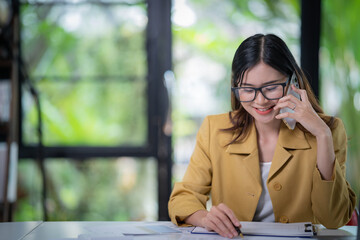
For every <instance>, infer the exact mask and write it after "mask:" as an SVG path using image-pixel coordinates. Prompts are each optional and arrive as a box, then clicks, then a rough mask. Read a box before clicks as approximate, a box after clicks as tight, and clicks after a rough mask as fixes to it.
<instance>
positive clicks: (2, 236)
mask: <svg viewBox="0 0 360 240" xmlns="http://www.w3.org/2000/svg"><path fill="white" fill-rule="evenodd" d="M40 224H42V222H16V223H14V222H5V223H0V240H20V239H22V238H23V237H24V236H25V235H27V234H29V233H30V232H31V231H32V230H33V229H35V228H36V227H37V226H39V225H40Z"/></svg>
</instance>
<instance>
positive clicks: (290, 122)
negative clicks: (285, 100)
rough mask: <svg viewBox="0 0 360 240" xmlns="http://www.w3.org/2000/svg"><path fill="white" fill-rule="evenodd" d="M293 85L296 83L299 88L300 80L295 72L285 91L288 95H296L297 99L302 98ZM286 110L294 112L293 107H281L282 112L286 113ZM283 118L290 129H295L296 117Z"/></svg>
mask: <svg viewBox="0 0 360 240" xmlns="http://www.w3.org/2000/svg"><path fill="white" fill-rule="evenodd" d="M291 85H294V86H295V87H296V88H299V81H298V79H297V77H296V74H295V72H294V73H293V75H292V76H291V79H290V83H289V84H288V85H287V86H286V90H285V91H286V95H289V94H291V95H293V96H295V97H296V98H297V99H300V95H299V94H298V93H296V92H295V91H294V90H293V89H292V88H291ZM284 112H290V113H293V112H294V110H292V109H291V108H288V107H286V108H282V109H280V113H284ZM282 120H283V122H284V123H285V124H286V126H287V127H288V128H289V129H291V130H294V128H295V125H296V120H295V119H293V118H289V117H286V118H283V119H282Z"/></svg>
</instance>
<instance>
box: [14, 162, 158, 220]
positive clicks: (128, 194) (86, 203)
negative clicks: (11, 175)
mask: <svg viewBox="0 0 360 240" xmlns="http://www.w3.org/2000/svg"><path fill="white" fill-rule="evenodd" d="M19 172H20V173H23V174H20V175H19V186H20V189H19V192H20V193H21V194H25V196H21V198H20V199H19V201H18V209H17V211H16V212H15V213H16V214H15V220H16V221H29V220H41V219H42V207H41V192H40V186H41V180H40V177H39V176H40V174H39V171H38V168H37V166H36V162H34V161H28V160H23V161H21V162H20V164H19ZM46 172H47V190H48V198H47V209H48V215H49V220H50V221H53V220H54V221H55V220H64V221H66V220H78V221H81V220H83V221H95V220H96V221H101V220H103V221H106V220H117V221H122V220H127V221H129V220H133V221H135V220H155V219H156V214H157V184H156V179H157V175H156V160H155V159H133V158H118V159H91V160H87V161H84V162H80V161H76V160H75V161H74V160H69V159H53V160H52V159H47V162H46ZM145 194H146V197H144V195H145Z"/></svg>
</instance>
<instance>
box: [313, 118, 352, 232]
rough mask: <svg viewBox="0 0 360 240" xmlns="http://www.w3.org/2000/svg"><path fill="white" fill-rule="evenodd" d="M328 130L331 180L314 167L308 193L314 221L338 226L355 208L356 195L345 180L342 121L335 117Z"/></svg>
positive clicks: (345, 221) (345, 220)
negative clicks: (331, 146) (331, 147)
mask: <svg viewBox="0 0 360 240" xmlns="http://www.w3.org/2000/svg"><path fill="white" fill-rule="evenodd" d="M334 124H335V125H334V126H335V128H334V129H333V130H332V136H333V143H334V150H335V163H334V170H333V176H332V180H331V181H326V180H323V179H322V178H321V174H320V172H319V170H318V169H317V168H315V170H314V173H313V189H312V192H311V200H312V209H313V213H314V217H315V222H320V223H321V224H323V225H324V226H325V227H327V228H339V227H341V226H344V225H345V224H347V223H348V221H349V220H350V218H351V214H352V212H353V211H354V208H355V204H356V203H355V202H356V196H355V193H354V192H353V190H352V189H351V187H350V185H349V183H348V182H347V181H346V151H347V136H346V131H345V127H344V124H343V122H342V121H341V120H340V119H338V118H336V119H335V122H334Z"/></svg>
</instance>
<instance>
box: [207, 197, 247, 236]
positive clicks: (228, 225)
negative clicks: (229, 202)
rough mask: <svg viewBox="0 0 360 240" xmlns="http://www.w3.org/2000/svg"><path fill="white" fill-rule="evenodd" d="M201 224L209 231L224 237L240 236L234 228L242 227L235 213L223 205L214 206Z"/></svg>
mask: <svg viewBox="0 0 360 240" xmlns="http://www.w3.org/2000/svg"><path fill="white" fill-rule="evenodd" d="M201 223H202V226H203V227H205V228H206V229H207V230H212V231H215V232H217V233H219V234H220V235H221V236H223V237H227V238H233V237H236V236H238V233H237V231H236V230H235V227H234V226H236V227H240V223H239V220H238V219H237V218H236V217H235V214H234V212H233V211H232V210H231V209H230V208H229V207H228V206H226V205H225V204H223V203H220V204H219V205H218V206H213V207H212V208H211V209H210V211H209V212H208V213H207V214H206V215H205V216H204V217H203V218H202V219H201Z"/></svg>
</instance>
